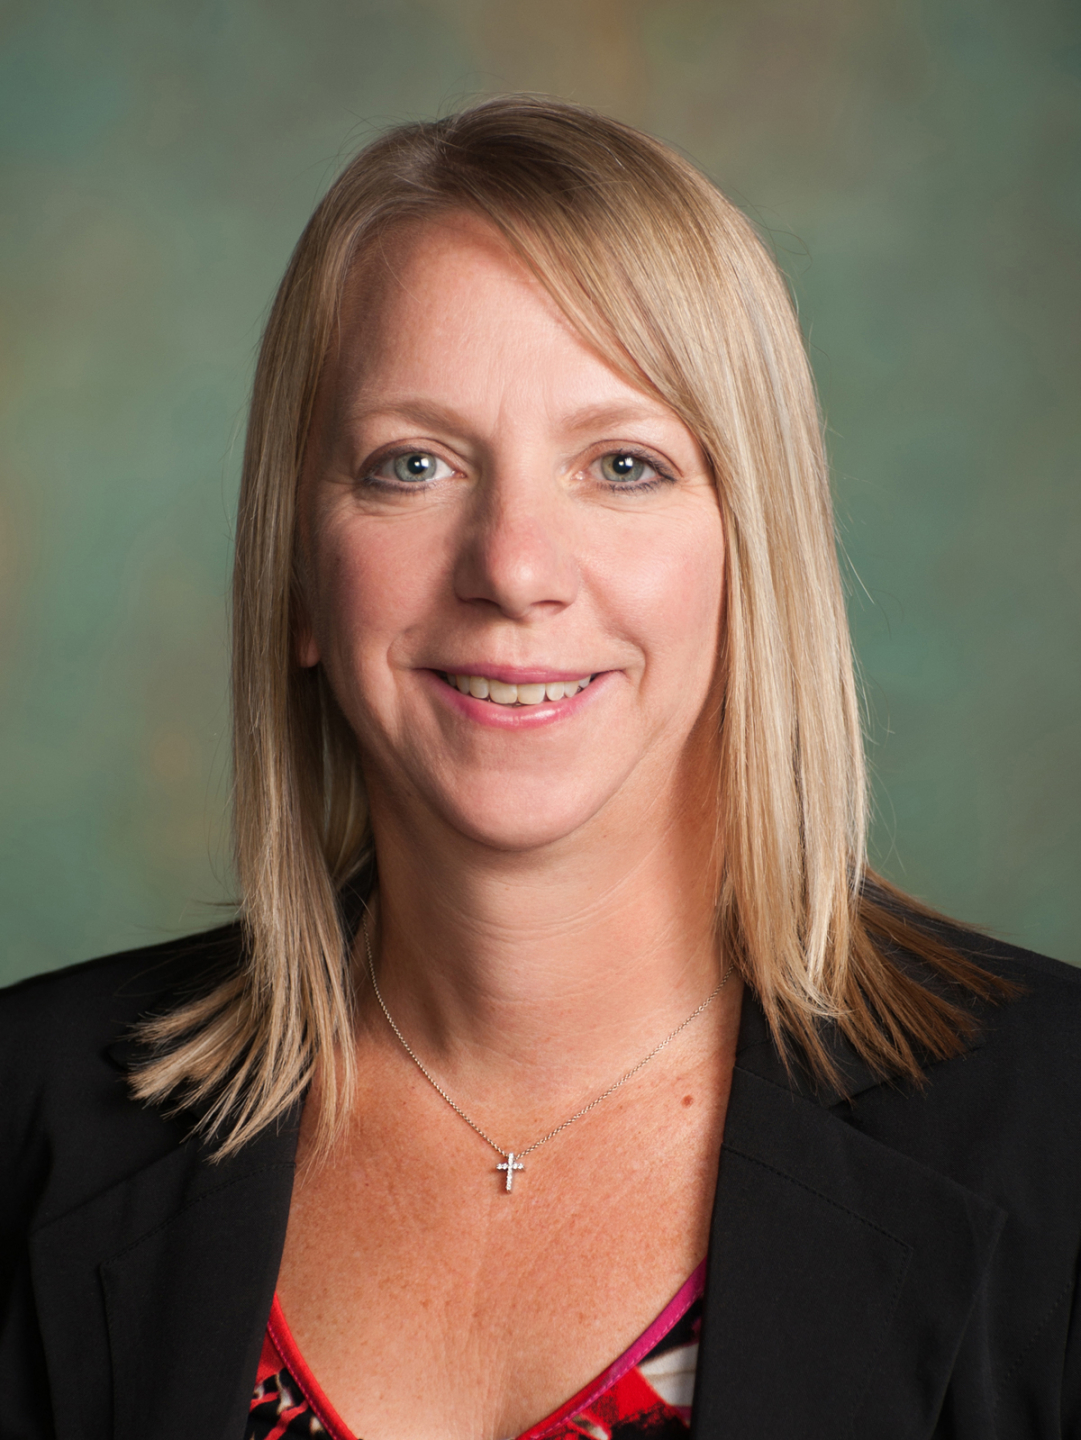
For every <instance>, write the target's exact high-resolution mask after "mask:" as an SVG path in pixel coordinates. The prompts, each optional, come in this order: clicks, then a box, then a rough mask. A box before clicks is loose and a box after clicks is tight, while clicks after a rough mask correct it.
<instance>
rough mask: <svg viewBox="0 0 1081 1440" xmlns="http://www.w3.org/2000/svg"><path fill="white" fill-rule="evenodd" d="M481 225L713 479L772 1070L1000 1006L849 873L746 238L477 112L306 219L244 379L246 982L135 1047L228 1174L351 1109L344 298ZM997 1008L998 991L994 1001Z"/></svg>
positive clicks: (237, 686) (237, 608)
mask: <svg viewBox="0 0 1081 1440" xmlns="http://www.w3.org/2000/svg"><path fill="white" fill-rule="evenodd" d="M462 211H465V212H469V213H471V214H473V215H476V216H480V217H482V218H483V219H484V220H485V221H487V222H488V223H489V224H491V225H492V226H494V227H495V229H496V230H497V231H499V232H500V233H501V234H502V236H503V237H504V238H505V240H506V241H507V242H508V244H509V245H510V246H511V247H513V249H514V250H515V251H516V252H517V254H518V255H519V256H520V257H521V259H522V260H523V261H524V263H525V264H526V265H527V266H528V267H529V268H530V270H531V271H532V272H533V273H534V275H536V277H537V278H538V279H539V281H540V282H541V283H542V284H543V285H544V286H545V287H546V289H547V290H548V292H549V293H550V294H551V295H552V297H553V298H554V300H555V301H556V303H557V304H558V305H559V306H560V308H561V309H562V311H563V313H564V314H565V315H566V316H567V318H568V319H569V321H570V322H571V323H572V324H573V325H574V326H575V328H576V329H577V331H578V332H579V333H580V334H581V335H582V336H583V337H584V338H585V339H586V340H587V341H588V342H589V343H590V344H591V345H592V346H594V347H595V349H596V350H597V351H598V352H599V353H600V354H602V355H603V356H604V357H605V358H606V359H607V360H608V361H609V363H610V364H612V365H613V366H614V367H615V368H616V369H617V370H618V371H619V372H621V373H622V374H623V375H624V376H626V377H627V378H628V379H629V380H630V381H631V382H632V383H633V384H635V385H637V386H640V387H641V388H643V389H646V390H648V391H650V392H652V393H653V394H655V395H657V396H659V397H660V398H661V399H662V400H663V401H664V403H665V404H667V405H669V406H670V407H671V408H672V410H673V411H675V413H676V414H677V415H678V416H679V417H680V418H681V420H683V422H684V423H685V424H686V425H687V427H688V428H689V429H690V430H691V431H692V433H693V434H694V435H695V436H696V438H697V440H698V441H699V443H700V445H701V446H702V449H703V451H704V452H705V454H706V455H707V457H708V459H709V461H710V464H711V466H712V468H713V473H714V475H715V477H716V484H717V491H718V496H719V499H720V507H721V513H722V517H723V523H724V533H725V536H726V545H727V578H726V601H725V634H724V641H723V654H722V655H721V656H720V657H719V663H720V664H721V665H723V667H724V674H725V677H726V686H725V695H724V703H723V712H722V715H721V718H720V727H721V733H720V757H721V758H720V766H719V773H718V776H717V829H718V834H719V836H720V837H722V840H723V847H722V853H723V857H724V858H723V874H722V879H721V883H720V887H719V893H718V895H717V925H718V935H719V939H720V942H721V944H722V945H723V947H724V951H725V953H726V955H727V956H728V957H729V958H731V959H732V960H734V961H735V963H736V964H737V965H738V966H739V968H740V970H741V972H742V974H743V976H744V977H745V979H746V980H747V982H748V983H749V984H750V985H751V986H752V987H753V989H754V991H755V993H756V994H757V996H758V998H759V1000H760V1002H761V1004H762V1006H763V1008H764V1010H765V1013H766V1016H767V1017H768V1020H769V1023H770V1026H771V1027H772V1030H773V1033H774V1036H775V1039H776V1041H777V1043H778V1044H779V1046H780V1047H781V1048H782V1051H783V1052H784V1053H785V1054H786V1055H787V1054H792V1053H798V1054H799V1055H800V1056H801V1057H802V1059H803V1060H804V1062H805V1063H806V1064H807V1066H808V1067H809V1069H810V1070H811V1072H812V1073H813V1074H814V1075H815V1076H817V1078H818V1079H819V1080H820V1081H823V1082H827V1083H831V1084H834V1085H836V1084H837V1083H838V1075H837V1070H836V1066H835V1064H834V1061H833V1058H832V1052H831V1047H830V1045H829V1043H828V1042H827V1040H826V1038H825V1036H824V1030H823V1021H824V1020H832V1021H834V1022H836V1024H837V1026H839V1028H840V1031H841V1032H842V1034H843V1035H844V1036H845V1037H846V1038H847V1039H848V1040H849V1041H850V1042H851V1044H852V1045H853V1046H854V1047H855V1049H856V1051H857V1052H858V1053H859V1054H860V1055H861V1056H862V1057H863V1059H864V1060H865V1061H866V1062H867V1063H868V1064H869V1065H871V1067H872V1068H873V1069H874V1070H875V1072H876V1073H879V1074H881V1075H883V1076H885V1075H888V1074H894V1075H901V1076H907V1077H910V1078H912V1079H918V1077H919V1075H920V1073H921V1071H920V1066H921V1060H926V1059H928V1058H942V1057H945V1056H947V1055H950V1054H953V1053H956V1052H957V1051H958V1050H959V1049H960V1048H962V1046H963V1044H964V1042H965V1037H966V1034H967V1032H968V1030H969V1029H971V1027H972V1024H973V1022H972V1020H971V1017H970V1015H969V1014H968V1013H967V1011H966V1009H965V1008H964V1007H963V1006H962V1005H961V1004H959V1003H955V999H956V998H957V996H956V995H955V999H950V998H946V996H944V995H942V994H939V993H937V990H938V989H939V988H941V987H936V988H928V987H927V986H925V985H921V984H920V983H919V982H918V981H917V980H916V979H915V978H913V976H912V975H911V974H910V973H909V970H908V969H907V968H902V967H901V966H900V965H898V964H897V963H895V962H894V961H893V960H892V959H891V958H890V948H891V946H902V947H904V948H906V949H908V950H909V951H911V952H914V953H915V954H916V955H917V956H920V957H922V958H923V959H924V960H925V961H926V962H928V963H929V964H930V965H931V967H932V971H933V972H934V973H935V974H937V975H939V976H941V977H943V978H945V979H946V980H947V981H948V982H949V983H950V984H951V985H952V986H954V987H955V989H956V987H960V991H961V992H964V991H968V992H972V991H975V992H976V993H978V994H980V995H982V996H984V997H986V998H991V997H992V996H993V995H994V994H995V993H996V987H997V982H996V981H995V980H994V979H993V978H992V977H990V976H987V975H985V974H984V973H983V972H982V971H980V970H979V969H977V967H976V966H975V965H973V964H972V963H971V962H970V961H968V960H966V959H965V958H964V957H963V956H961V955H960V954H959V953H958V952H957V951H955V950H953V949H952V948H951V947H950V946H949V945H948V944H947V943H946V942H945V941H944V940H943V939H941V938H936V936H935V934H934V932H933V930H932V929H931V928H930V927H929V926H928V925H927V924H926V923H923V924H920V923H919V921H920V920H921V919H922V920H924V921H925V922H926V920H927V919H928V917H930V914H931V912H928V911H925V910H923V909H922V908H921V907H919V906H917V905H915V902H909V901H907V900H906V899H905V897H902V896H900V895H899V894H898V892H895V891H891V890H890V887H888V886H886V885H885V882H882V881H880V880H878V878H877V877H875V876H872V875H871V874H870V872H869V871H868V870H867V868H866V861H865V828H866V810H867V782H866V777H865V766H864V755H863V743H862V735H861V724H860V706H859V698H858V693H857V685H856V679H855V674H854V669H853V661H852V653H851V645H850V640H849V633H848V625H847V618H846V614H845V605H844V597H843V593H842V586H841V580H840V575H839V570H838V564H837V555H836V548H835V537H834V532H833V514H832V506H831V500H830V491H829V479H828V472H827V464H826V459H825V454H824V450H823V444H822V436H821V425H820V418H819V413H818V407H817V402H816V396H815V390H814V385H813V381H812V377H811V372H810V367H809V365H808V362H807V357H806V354H805V352H804V348H803V342H802V337H801V334H800V330H799V325H798V323H797V319H796V315H795V312H794V308H793V305H792V301H791V298H790V296H789V293H788V290H787V288H786V285H785V282H784V280H783V278H782V276H781V274H780V272H779V271H778V269H777V267H776V265H775V264H774V262H773V260H772V258H771V257H770V255H769V253H768V251H767V249H766V247H765V246H764V244H763V243H762V241H761V240H760V238H759V237H758V235H757V234H756V233H755V230H754V228H753V227H752V225H751V224H750V222H749V221H748V220H747V218H746V217H745V216H744V215H743V214H742V213H741V212H740V211H739V210H738V209H737V208H736V207H735V206H734V205H733V204H731V202H730V201H728V200H727V199H726V198H725V197H724V196H723V195H722V194H721V193H720V192H719V191H718V190H717V189H716V188H715V187H714V186H713V185H712V184H711V183H710V182H709V181H708V180H707V179H705V177H704V176H702V175H701V174H700V173H699V172H698V171H697V170H696V169H695V168H694V167H693V166H692V165H690V164H689V163H688V162H687V161H686V160H684V159H683V158H682V157H681V156H680V155H678V154H676V153H675V152H674V151H673V150H671V149H669V148H668V147H667V146H665V145H662V144H661V143H660V142H658V141H656V140H654V139H651V138H650V137H648V136H646V135H643V134H641V133H639V132H638V131H636V130H633V129H631V128H630V127H629V126H626V125H623V124H620V123H619V122H618V121H615V120H612V119H608V118H606V117H604V116H601V115H598V114H595V113H594V112H592V111H589V110H585V109H583V108H580V107H578V106H574V105H570V104H566V103H562V102H558V101H552V100H544V99H537V98H532V97H522V96H509V97H503V98H498V99H493V100H489V101H486V102H484V103H483V104H480V105H477V106H475V107H474V108H472V109H468V110H466V111H464V112H462V113H460V114H457V115H455V116H452V117H450V118H448V119H444V120H440V121H436V122H433V123H428V124H413V125H406V126H403V127H401V128H399V129H396V130H392V131H391V132H390V133H388V134H386V135H384V136H383V137H382V138H381V139H379V140H377V141H376V142H375V143H374V144H372V145H371V146H369V147H368V148H367V149H365V150H364V151H362V152H361V153H360V154H359V155H357V156H356V158H355V159H354V160H353V161H352V162H351V163H350V164H349V165H348V166H347V167H346V168H345V170H344V171H343V172H342V174H341V175H340V176H339V178H338V179H337V180H336V182H335V183H334V184H333V186H332V187H331V189H330V190H329V192H328V194H327V195H326V197H325V198H324V200H323V201H322V203H321V204H320V205H319V206H318V208H317V209H316V211H315V213H314V215H313V216H312V219H311V221H310V222H309V224H308V226H307V228H306V229H305V231H304V233H303V235H302V236H301V239H300V241H299V243H298V245H297V248H296V251H295V252H294V254H293V257H292V259H291V261H290V264H289V268H288V270H287V271H286V274H285V278H284V279H283V281H282V284H281V287H280V289H279V291H278V294H277V298H276V299H275V302H274V306H273V309H272V311H271V314H270V319H269V322H268V324H267V327H266V332H265V335H264V338H263V342H262V348H261V351H260V355H259V362H258V367H257V370H256V375H255V382H254V393H253V398H252V406H251V418H250V424H249V428H248V437H247V446H246V450H245V456H244V471H243V481H242V485H241V494H240V506H239V515H238V523H237V540H236V566H235V579H234V589H233V627H234V629H233V633H234V653H233V706H234V761H235V784H236V791H235V849H236V869H237V875H238V878H239V883H240V892H241V902H242V905H241V919H242V925H243V933H244V941H245V943H244V949H243V959H242V962H241V964H240V966H239V968H237V969H236V971H235V972H234V973H232V974H230V975H229V976H228V977H227V978H226V979H224V980H220V981H219V982H218V983H217V984H216V985H215V986H214V987H213V988H211V989H210V990H209V992H208V993H206V994H203V995H202V996H200V997H199V998H197V999H195V1000H192V1001H189V1002H188V1003H186V1004H183V1005H181V1006H180V1007H179V1008H177V1009H175V1010H173V1011H172V1012H171V1013H169V1014H167V1015H165V1016H163V1017H159V1018H157V1019H155V1020H154V1021H153V1022H151V1023H149V1024H147V1025H145V1026H144V1027H143V1038H144V1040H146V1041H148V1042H149V1043H150V1045H151V1058H150V1059H149V1060H148V1061H147V1062H146V1063H145V1064H144V1065H143V1067H142V1068H141V1070H140V1071H139V1072H138V1073H137V1075H136V1077H135V1080H134V1084H135V1088H136V1092H137V1094H138V1095H139V1096H140V1097H141V1098H143V1099H145V1100H148V1101H155V1102H159V1103H160V1102H162V1101H168V1100H170V1099H172V1100H173V1101H174V1103H175V1102H177V1101H179V1102H181V1103H193V1102H195V1103H198V1104H200V1106H201V1107H202V1110H203V1120H202V1126H203V1128H204V1130H205V1131H206V1132H207V1133H208V1134H210V1135H212V1136H213V1137H214V1139H215V1141H216V1144H217V1147H218V1153H219V1154H222V1155H224V1154H229V1153H231V1152H233V1151H235V1150H237V1149H238V1148H239V1147H240V1146H242V1145H243V1144H244V1143H245V1142H246V1141H247V1140H249V1139H250V1138H251V1137H252V1136H254V1135H255V1134H256V1133H257V1132H258V1131H260V1130H261V1129H262V1128H263V1127H265V1126H266V1125H268V1124H270V1123H271V1122H273V1121H274V1120H275V1119H277V1118H278V1117H280V1116H281V1115H282V1114H283V1113H284V1112H286V1111H287V1110H288V1109H289V1108H290V1107H291V1106H292V1105H293V1104H294V1102H295V1101H296V1100H297V1099H298V1098H299V1097H300V1096H301V1095H302V1094H303V1093H304V1092H305V1090H306V1088H307V1087H308V1085H309V1082H310V1081H311V1079H312V1077H313V1074H314V1072H315V1068H316V1066H317V1065H318V1066H319V1068H320V1082H321V1083H320V1085H319V1087H318V1089H317V1091H316V1092H315V1093H316V1096H317V1102H316V1103H317V1104H318V1107H319V1113H318V1116H317V1126H316V1132H317V1148H320V1149H322V1150H325V1149H326V1148H327V1147H328V1146H329V1144H330V1143H331V1141H332V1139H333V1137H334V1134H335V1133H336V1129H337V1126H338V1125H339V1124H340V1122H341V1119H342V1117H343V1114H344V1111H345V1108H346V1106H347V1105H348V1102H349V1097H350V1095H351V1091H352V1084H353V1069H354V1061H353V1047H352V1043H351V1038H352V1026H353V1005H354V994H353V977H352V969H351V959H350V939H351V937H350V936H349V935H348V934H347V933H346V927H345V925H344V922H343V918H342V908H341V901H340V895H341V892H342V888H343V886H345V885H346V884H347V882H349V881H350V880H351V879H352V878H353V877H355V876H356V875H357V873H358V872H359V871H360V870H361V869H362V867H364V866H365V864H366V863H367V862H369V861H370V860H371V834H370V829H369V824H368V812H367V806H366V800H365V794H364V787H363V784H362V780H361V774H360V766H359V756H358V750H357V744H356V740H355V737H354V736H353V734H352V733H351V732H350V730H349V728H348V726H347V724H346V722H345V721H344V719H343V717H342V715H341V713H340V711H339V709H338V707H337V705H336V703H335V701H334V698H333V696H332V695H331V693H330V690H329V688H328V686H327V684H326V682H325V679H324V678H323V676H322V674H321V672H320V671H319V670H318V669H316V670H314V671H307V670H304V669H302V668H301V667H300V666H299V665H298V664H297V662H296V659H295V655H294V645H293V637H294V626H295V623H296V615H297V606H298V601H299V599H300V590H301V582H300V576H299V569H298V556H297V538H296V495H297V484H298V479H299V476H300V472H301V467H302V464H303V460H304V452H305V445H306V441H307V437H308V430H309V426H310V422H311V416H312V409H313V403H314V399H315V394H316V388H317V386H318V383H319V379H320V373H321V370H322V367H323V364H324V360H325V357H326V355H327V352H328V349H329V347H330V345H331V343H332V340H333V336H334V331H335V326H336V324H337V322H338V316H339V306H340V301H341V297H342V292H343V287H344V286H345V283H346V281H347V278H348V276H349V274H350V272H351V270H352V268H353V267H354V266H355V265H356V264H357V263H358V262H359V261H360V260H362V259H363V258H365V257H366V256H368V255H369V254H370V253H371V252H372V250H373V247H376V246H378V244H379V241H380V238H381V237H382V236H384V235H385V234H386V232H387V231H388V229H389V228H391V227H393V226H397V225H400V224H403V223H405V222H416V221H437V220H438V219H439V217H440V216H444V215H447V214H448V213H450V212H462ZM998 988H1000V987H998Z"/></svg>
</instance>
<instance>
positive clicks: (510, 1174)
mask: <svg viewBox="0 0 1081 1440" xmlns="http://www.w3.org/2000/svg"><path fill="white" fill-rule="evenodd" d="M495 1168H496V1169H497V1170H505V1171H506V1172H507V1190H508V1191H510V1190H513V1189H514V1172H515V1170H524V1169H525V1166H524V1165H519V1164H518V1162H517V1160H515V1158H514V1151H513V1150H512V1151H511V1153H510V1154H509V1155H508V1156H507V1158H506V1159H505V1160H504V1161H503V1163H502V1164H501V1165H497V1166H496V1167H495Z"/></svg>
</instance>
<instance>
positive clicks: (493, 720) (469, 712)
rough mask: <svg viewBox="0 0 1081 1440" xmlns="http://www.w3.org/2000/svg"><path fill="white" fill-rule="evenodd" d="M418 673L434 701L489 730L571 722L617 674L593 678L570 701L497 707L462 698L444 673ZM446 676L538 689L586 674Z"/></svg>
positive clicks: (510, 671)
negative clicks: (546, 682)
mask: <svg viewBox="0 0 1081 1440" xmlns="http://www.w3.org/2000/svg"><path fill="white" fill-rule="evenodd" d="M419 673H420V675H421V676H423V678H424V680H425V681H426V682H427V684H428V685H429V687H430V688H431V689H432V691H433V695H434V698H435V699H436V700H437V701H438V702H440V703H441V704H443V705H446V706H447V707H449V709H451V710H452V711H453V712H454V713H455V714H457V715H460V716H462V717H463V718H464V719H467V720H473V721H476V723H477V724H478V725H486V726H488V728H489V729H492V730H536V729H540V728H541V727H543V726H546V725H556V724H559V723H560V721H564V720H571V719H573V718H574V717H575V716H576V715H578V714H579V712H580V711H582V710H584V709H585V707H586V706H587V705H592V703H593V700H594V698H595V696H596V695H598V694H600V692H601V691H602V690H604V689H606V688H607V684H608V682H609V681H610V680H611V678H612V676H613V675H614V674H615V673H616V672H615V671H614V670H602V671H600V672H599V673H597V674H594V676H593V679H592V680H591V681H590V683H589V684H588V685H587V686H586V688H585V689H584V690H579V691H578V694H577V695H572V696H571V698H570V699H569V700H542V701H541V703H540V704H539V705H497V704H495V703H494V702H493V701H491V700H475V699H474V698H473V696H472V695H463V694H462V692H461V691H460V690H458V689H456V688H455V687H454V686H453V685H448V684H447V682H446V681H445V680H444V679H443V674H444V673H446V672H440V671H436V670H421V671H420V672H419ZM449 673H450V674H452V675H483V676H484V678H485V679H486V680H504V681H505V682H506V683H508V684H519V685H529V684H533V685H539V684H541V682H542V681H544V680H552V681H555V680H578V679H580V678H581V676H582V674H583V673H586V674H588V673H589V672H588V671H587V672H582V671H578V672H577V673H575V672H573V671H570V670H560V671H548V670H545V671H541V670H516V669H514V668H510V669H508V668H507V667H506V666H504V667H501V668H499V669H495V668H493V667H491V666H489V667H486V668H481V669H479V670H452V671H450V672H449ZM511 677H513V679H512V678H511Z"/></svg>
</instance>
